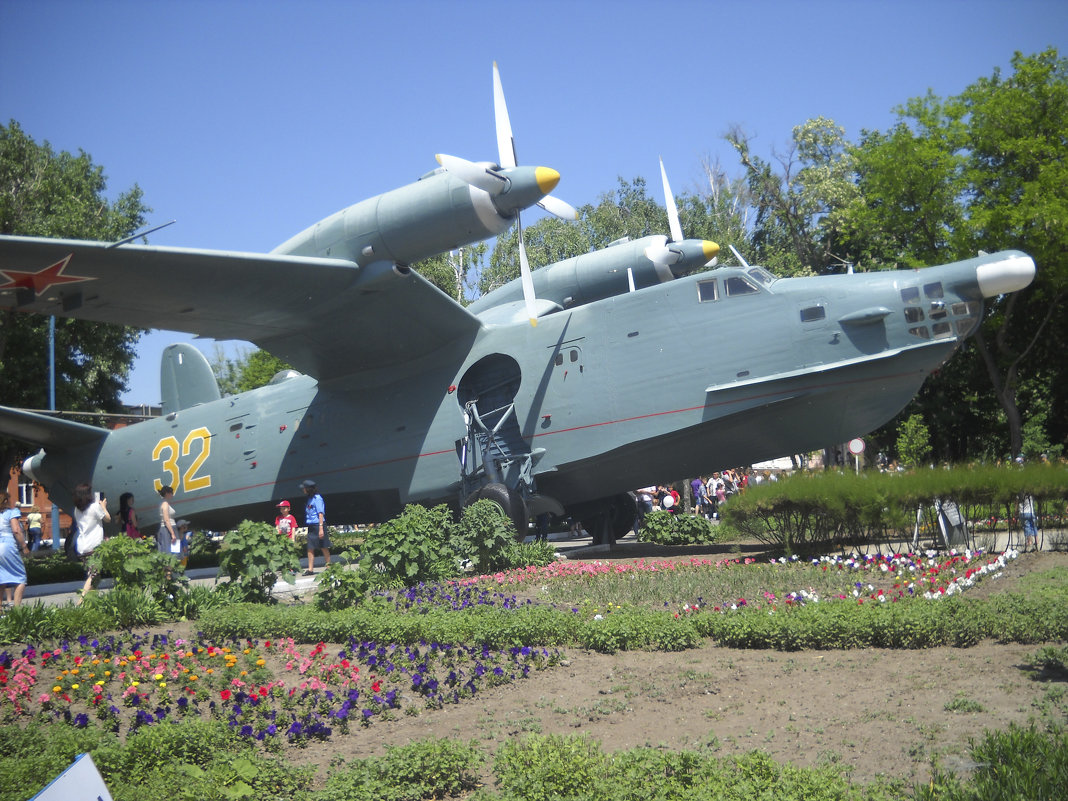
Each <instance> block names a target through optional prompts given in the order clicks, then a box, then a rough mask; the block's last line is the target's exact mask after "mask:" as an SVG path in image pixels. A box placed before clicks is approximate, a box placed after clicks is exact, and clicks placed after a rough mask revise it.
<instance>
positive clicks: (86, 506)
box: [71, 484, 111, 604]
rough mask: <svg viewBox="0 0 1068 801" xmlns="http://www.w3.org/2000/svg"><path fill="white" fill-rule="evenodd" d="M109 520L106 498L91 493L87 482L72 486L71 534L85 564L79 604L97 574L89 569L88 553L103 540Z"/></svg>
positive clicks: (91, 489) (94, 581)
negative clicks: (105, 524)
mask: <svg viewBox="0 0 1068 801" xmlns="http://www.w3.org/2000/svg"><path fill="white" fill-rule="evenodd" d="M105 520H107V521H109V522H110V521H111V515H110V514H108V507H107V499H106V498H105V497H104V496H103V495H100V494H99V493H97V494H96V495H95V496H94V495H93V488H92V487H91V486H89V485H88V484H79V485H78V486H77V487H75V488H74V531H73V532H71V536H74V537H76V538H77V539H75V543H76V545H77V547H78V557H79V558H80V559H81V560H82V562H83V563H84V564H85V584H84V586H83V587H82V593H81V598H79V599H78V603H79V604H80V603H81V602H82V601H83V600H84V599H85V594H86V593H87V592H89V590H90V589H91V588H92V586H93V585H94V584H95V583H96V580H97V578H99V576H98V575H97V573H96V572H95V571H92V570H90V569H89V561H88V560H89V554H91V553H92V552H93V551H95V550H96V548H97V546H99V545H100V543H102V542H103V541H104V521H105Z"/></svg>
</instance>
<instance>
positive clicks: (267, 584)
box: [219, 520, 300, 603]
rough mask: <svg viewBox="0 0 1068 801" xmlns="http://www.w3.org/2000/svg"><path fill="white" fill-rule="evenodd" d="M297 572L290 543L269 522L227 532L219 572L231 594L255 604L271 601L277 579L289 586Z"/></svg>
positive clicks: (248, 524) (295, 555)
mask: <svg viewBox="0 0 1068 801" xmlns="http://www.w3.org/2000/svg"><path fill="white" fill-rule="evenodd" d="M299 569H300V560H299V559H298V557H297V554H296V552H295V551H294V549H293V547H292V543H291V542H290V541H289V540H288V539H287V538H285V537H280V536H278V532H277V531H276V530H275V528H274V526H272V525H270V524H269V523H254V522H252V521H251V520H245V521H242V523H241V525H239V526H238V527H237V529H236V530H235V531H231V532H228V533H227V535H226V538H225V540H224V542H223V549H222V551H221V552H220V556H219V573H220V574H225V575H226V576H227V577H228V578H229V580H230V584H231V585H232V589H233V591H234V592H236V593H237V594H238V595H240V596H241V597H242V598H244V600H246V601H255V602H258V603H266V602H268V601H270V600H272V598H271V593H272V592H273V591H274V585H275V584H276V583H277V582H278V579H279V578H284V579H285V580H286V581H288V582H289V583H290V584H292V583H293V582H294V581H295V579H296V574H297V571H298V570H299Z"/></svg>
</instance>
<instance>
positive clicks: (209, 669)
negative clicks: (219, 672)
mask: <svg viewBox="0 0 1068 801" xmlns="http://www.w3.org/2000/svg"><path fill="white" fill-rule="evenodd" d="M204 672H205V673H207V674H208V675H209V676H210V675H211V674H212V673H214V672H215V671H214V670H212V669H211V668H208V669H207V670H205V671H204Z"/></svg>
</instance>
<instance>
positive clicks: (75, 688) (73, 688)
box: [70, 684, 79, 690]
mask: <svg viewBox="0 0 1068 801" xmlns="http://www.w3.org/2000/svg"><path fill="white" fill-rule="evenodd" d="M78 687H79V685H77V684H72V685H71V686H70V688H71V689H72V690H77V689H78Z"/></svg>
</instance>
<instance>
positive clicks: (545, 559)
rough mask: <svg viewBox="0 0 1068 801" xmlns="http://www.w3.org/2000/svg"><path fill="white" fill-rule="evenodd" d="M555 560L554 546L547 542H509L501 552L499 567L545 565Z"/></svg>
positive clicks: (506, 568)
mask: <svg viewBox="0 0 1068 801" xmlns="http://www.w3.org/2000/svg"><path fill="white" fill-rule="evenodd" d="M555 561H556V548H554V547H553V546H552V544H551V543H548V542H527V543H523V542H515V541H513V542H510V543H508V545H507V546H506V547H505V549H504V552H503V564H502V565H501V568H502V569H504V570H508V569H511V568H516V567H545V566H546V565H551V564H552V563H553V562H555Z"/></svg>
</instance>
